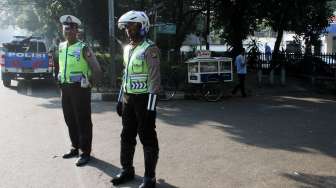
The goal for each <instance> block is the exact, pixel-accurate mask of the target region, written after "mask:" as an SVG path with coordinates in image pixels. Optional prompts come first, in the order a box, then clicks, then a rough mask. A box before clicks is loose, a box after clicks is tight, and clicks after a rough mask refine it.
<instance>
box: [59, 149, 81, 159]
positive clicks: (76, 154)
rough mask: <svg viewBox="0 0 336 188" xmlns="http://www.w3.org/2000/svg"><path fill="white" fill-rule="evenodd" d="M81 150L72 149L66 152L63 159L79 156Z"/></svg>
mask: <svg viewBox="0 0 336 188" xmlns="http://www.w3.org/2000/svg"><path fill="white" fill-rule="evenodd" d="M78 155H79V152H78V149H71V150H70V152H69V153H66V154H64V155H63V156H62V157H63V159H70V158H73V157H78Z"/></svg>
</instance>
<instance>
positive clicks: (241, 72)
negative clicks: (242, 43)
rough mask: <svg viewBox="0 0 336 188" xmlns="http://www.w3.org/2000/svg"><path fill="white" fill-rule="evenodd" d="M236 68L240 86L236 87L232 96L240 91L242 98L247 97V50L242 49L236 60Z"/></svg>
mask: <svg viewBox="0 0 336 188" xmlns="http://www.w3.org/2000/svg"><path fill="white" fill-rule="evenodd" d="M235 66H236V70H237V75H238V80H239V82H238V84H237V85H236V86H235V87H234V89H233V91H232V95H234V94H236V92H237V90H238V89H240V91H241V95H242V97H246V93H245V78H246V74H247V71H246V57H245V49H244V48H241V49H240V51H239V54H238V56H237V57H236V59H235Z"/></svg>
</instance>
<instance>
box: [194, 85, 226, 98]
mask: <svg viewBox="0 0 336 188" xmlns="http://www.w3.org/2000/svg"><path fill="white" fill-rule="evenodd" d="M200 91H201V95H202V96H203V98H204V99H205V100H206V101H209V102H217V101H219V100H220V99H221V98H222V96H223V89H222V83H221V82H218V83H207V84H203V85H202V86H201V90H200Z"/></svg>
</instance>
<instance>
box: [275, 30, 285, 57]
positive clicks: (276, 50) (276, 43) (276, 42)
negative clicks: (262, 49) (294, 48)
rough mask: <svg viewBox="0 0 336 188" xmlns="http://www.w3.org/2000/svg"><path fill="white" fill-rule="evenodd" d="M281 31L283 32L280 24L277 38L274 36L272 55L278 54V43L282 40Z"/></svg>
mask: <svg viewBox="0 0 336 188" xmlns="http://www.w3.org/2000/svg"><path fill="white" fill-rule="evenodd" d="M283 33H284V30H283V27H282V26H280V27H279V29H278V35H277V38H276V41H275V44H274V50H273V54H274V55H277V54H279V51H280V44H281V41H282V37H283Z"/></svg>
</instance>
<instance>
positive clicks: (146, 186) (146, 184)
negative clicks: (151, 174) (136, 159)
mask: <svg viewBox="0 0 336 188" xmlns="http://www.w3.org/2000/svg"><path fill="white" fill-rule="evenodd" d="M155 186H156V179H155V178H147V177H144V179H143V182H142V184H141V185H140V186H139V188H155Z"/></svg>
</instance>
